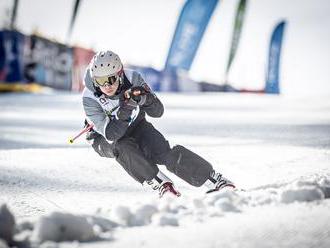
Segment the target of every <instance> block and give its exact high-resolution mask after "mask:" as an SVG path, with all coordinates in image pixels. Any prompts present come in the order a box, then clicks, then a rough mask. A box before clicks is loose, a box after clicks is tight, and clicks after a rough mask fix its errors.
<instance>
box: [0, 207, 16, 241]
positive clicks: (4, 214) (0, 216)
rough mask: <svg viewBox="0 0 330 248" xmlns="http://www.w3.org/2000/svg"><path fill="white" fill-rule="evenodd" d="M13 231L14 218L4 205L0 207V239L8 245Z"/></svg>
mask: <svg viewBox="0 0 330 248" xmlns="http://www.w3.org/2000/svg"><path fill="white" fill-rule="evenodd" d="M14 230H15V218H14V216H13V215H12V214H11V213H10V211H9V209H8V208H7V205H6V204H2V205H0V239H3V240H4V241H6V242H7V243H10V242H11V241H12V238H13V234H14Z"/></svg>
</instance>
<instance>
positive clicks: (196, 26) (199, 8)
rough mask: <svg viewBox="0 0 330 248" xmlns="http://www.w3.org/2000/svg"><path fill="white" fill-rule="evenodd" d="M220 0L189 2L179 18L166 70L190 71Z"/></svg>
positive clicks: (189, 0)
mask: <svg viewBox="0 0 330 248" xmlns="http://www.w3.org/2000/svg"><path fill="white" fill-rule="evenodd" d="M217 3H218V0H207V1H205V0H187V1H186V3H185V5H184V7H183V9H182V11H181V14H180V17H179V20H178V23H177V26H176V29H175V33H174V36H173V40H172V44H171V47H170V50H169V52H168V55H167V59H166V63H165V70H167V69H177V68H180V69H184V70H187V71H189V69H190V67H191V64H192V62H193V60H194V57H195V55H196V52H197V49H198V46H199V44H200V41H201V39H202V37H203V34H204V31H205V29H206V27H207V25H208V23H209V20H210V18H211V16H212V13H213V11H214V9H215V7H216V5H217Z"/></svg>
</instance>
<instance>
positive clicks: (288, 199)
mask: <svg viewBox="0 0 330 248" xmlns="http://www.w3.org/2000/svg"><path fill="white" fill-rule="evenodd" d="M321 199H324V193H323V191H322V190H321V189H319V188H317V187H311V186H309V187H304V188H297V189H287V190H284V191H283V192H282V195H281V202H283V203H292V202H295V201H298V202H305V201H306V202H309V201H315V200H321Z"/></svg>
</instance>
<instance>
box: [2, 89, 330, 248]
mask: <svg viewBox="0 0 330 248" xmlns="http://www.w3.org/2000/svg"><path fill="white" fill-rule="evenodd" d="M160 98H161V99H162V101H163V102H164V105H165V115H164V116H163V118H162V119H159V120H158V119H153V120H151V121H152V123H154V125H155V126H156V127H157V128H158V129H159V130H160V131H161V132H163V133H164V134H165V136H166V137H167V138H168V139H169V141H170V143H171V145H174V144H182V145H185V146H186V147H188V148H190V149H192V150H193V151H196V152H197V153H199V154H200V155H202V156H203V157H205V158H206V159H207V160H209V161H210V162H211V163H212V164H213V165H214V167H215V168H216V169H218V170H219V171H221V172H222V173H223V174H224V175H225V176H227V177H228V178H230V179H232V180H233V181H234V182H236V184H237V186H238V187H239V188H242V189H244V191H240V190H237V191H232V190H224V191H222V192H218V193H214V194H209V195H205V194H204V192H205V189H202V188H197V189H196V188H193V187H192V186H190V185H187V184H186V183H185V182H183V181H182V180H181V179H179V178H177V177H176V176H174V175H173V174H170V173H169V172H166V170H165V169H164V171H165V173H167V174H168V175H169V176H170V177H171V178H172V179H173V180H174V181H175V182H176V184H177V187H178V188H179V190H180V191H181V193H182V194H183V196H182V197H181V198H173V197H164V198H163V199H158V197H157V194H156V192H152V191H151V190H150V189H149V188H145V187H142V186H141V185H139V184H137V183H135V182H134V181H133V180H132V179H131V178H130V177H129V176H128V175H126V173H125V172H124V171H123V170H122V169H121V168H120V166H119V165H117V164H116V163H115V162H114V161H113V160H109V159H104V158H100V157H98V156H97V155H96V154H95V153H94V152H93V150H92V149H91V148H90V147H89V146H88V145H87V144H86V143H85V142H84V141H83V139H81V140H79V141H77V142H76V144H74V145H71V146H70V145H68V144H67V143H66V142H67V139H68V138H69V137H70V136H72V135H74V134H75V133H76V132H78V131H79V129H80V128H81V127H82V120H83V114H82V109H81V106H80V98H79V95H72V94H67V93H59V92H55V93H50V94H40V95H29V94H6V95H2V96H1V97H0V104H1V106H2V108H1V110H0V119H1V123H0V192H1V194H0V203H6V204H7V205H8V207H9V209H10V211H11V212H12V213H13V214H14V215H15V216H16V219H17V221H18V225H17V228H18V229H19V230H20V233H18V238H17V239H22V237H23V236H24V235H25V237H28V238H29V239H30V240H31V241H32V243H33V244H34V245H35V246H39V245H40V247H42V246H43V245H44V246H45V247H47V245H48V246H50V247H52V246H54V247H56V245H57V244H56V243H53V242H51V241H46V240H53V241H62V240H80V241H88V240H92V241H97V242H88V243H79V245H80V246H82V247H84V246H86V247H109V246H110V245H111V246H112V247H127V246H131V245H132V244H134V246H136V247H155V246H157V247H168V245H169V244H171V243H172V242H175V244H177V245H178V247H218V246H219V247H220V246H226V247H274V246H275V247H278V246H281V247H298V246H300V247H312V246H315V247H328V246H329V245H330V238H329V237H330V232H329V230H330V224H329V221H326V220H328V219H329V217H330V211H329V209H330V202H329V199H328V198H329V197H330V167H329V164H330V163H329V162H330V152H329V147H330V137H329V133H330V102H329V100H328V99H329V98H313V99H308V101H307V102H308V104H306V99H303V98H285V97H277V96H255V95H249V94H246V95H235V94H185V95H176V94H161V95H160ZM197 102H198V106H196V103H197ZM160 168H163V167H160ZM22 223H23V224H22ZM24 223H25V224H24ZM26 223H29V225H27V224H26ZM31 226H32V228H31ZM77 226H79V227H80V228H77ZM63 227H65V228H64V229H65V230H66V231H64V232H63ZM59 230H62V231H59ZM235 230H237V232H235ZM125 237H130V238H129V239H127V238H125ZM76 245H77V243H76V242H73V243H72V242H64V243H63V242H62V243H60V247H76Z"/></svg>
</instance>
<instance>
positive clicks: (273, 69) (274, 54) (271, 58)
mask: <svg viewBox="0 0 330 248" xmlns="http://www.w3.org/2000/svg"><path fill="white" fill-rule="evenodd" d="M285 25H286V22H285V21H281V22H280V23H279V24H278V25H277V26H276V28H275V29H274V31H273V34H272V37H271V41H270V45H269V53H268V68H267V76H266V86H265V93H272V94H279V93H280V86H279V68H280V58H281V48H282V40H283V33H284V28H285Z"/></svg>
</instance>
